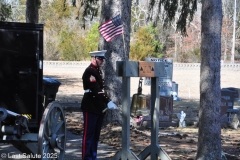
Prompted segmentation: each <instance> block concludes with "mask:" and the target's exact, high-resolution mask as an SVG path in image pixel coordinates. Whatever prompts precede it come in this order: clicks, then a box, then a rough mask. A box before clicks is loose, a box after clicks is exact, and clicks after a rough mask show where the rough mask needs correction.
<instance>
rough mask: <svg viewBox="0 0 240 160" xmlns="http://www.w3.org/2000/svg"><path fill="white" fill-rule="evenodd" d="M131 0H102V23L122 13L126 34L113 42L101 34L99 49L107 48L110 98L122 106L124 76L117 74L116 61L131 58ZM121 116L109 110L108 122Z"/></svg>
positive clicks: (118, 120)
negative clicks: (107, 40)
mask: <svg viewBox="0 0 240 160" xmlns="http://www.w3.org/2000/svg"><path fill="white" fill-rule="evenodd" d="M131 4H132V2H131V0H121V1H119V0H102V9H101V18H100V24H102V23H104V22H105V21H107V20H109V19H111V18H113V17H115V16H117V15H118V14H120V15H121V19H122V23H123V28H124V34H123V35H120V36H117V37H116V38H114V39H113V40H112V41H111V42H106V41H105V40H104V38H103V37H102V36H100V42H99V50H102V49H106V50H107V53H106V58H107V60H106V63H105V65H104V72H105V86H107V88H106V91H107V92H108V93H109V95H110V98H111V99H112V101H113V102H114V103H116V104H117V105H118V107H120V108H121V105H122V101H121V99H122V77H117V76H116V61H124V60H128V58H129V50H130V22H131ZM120 119H121V116H120V112H119V110H115V111H111V110H109V111H108V112H107V115H106V120H107V122H115V121H117V122H119V123H121V121H120Z"/></svg>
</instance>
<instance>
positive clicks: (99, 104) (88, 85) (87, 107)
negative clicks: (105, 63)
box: [81, 64, 110, 114]
mask: <svg viewBox="0 0 240 160" xmlns="http://www.w3.org/2000/svg"><path fill="white" fill-rule="evenodd" d="M82 80H83V88H84V90H87V92H85V93H84V96H83V99H82V103H81V109H82V110H83V111H88V112H92V113H97V114H102V111H103V110H104V109H105V108H106V107H107V103H108V102H109V101H110V98H109V97H108V96H107V94H106V93H101V92H103V89H104V80H103V78H102V71H101V70H100V69H99V67H97V66H94V65H92V64H90V65H89V66H88V67H87V68H86V70H85V71H84V73H83V76H82ZM88 91H89V92H88Z"/></svg>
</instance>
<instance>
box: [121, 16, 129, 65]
mask: <svg viewBox="0 0 240 160" xmlns="http://www.w3.org/2000/svg"><path fill="white" fill-rule="evenodd" d="M120 17H121V21H122V13H121V11H120ZM122 27H123V30H122V31H123V33H122V39H123V48H124V59H125V61H126V60H127V53H126V45H125V36H124V33H125V32H124V23H122Z"/></svg>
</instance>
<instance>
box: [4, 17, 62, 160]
mask: <svg viewBox="0 0 240 160" xmlns="http://www.w3.org/2000/svg"><path fill="white" fill-rule="evenodd" d="M43 28H44V26H43V25H42V24H31V23H14V22H0V143H10V144H12V145H13V146H14V147H15V148H17V149H18V150H19V151H20V152H22V153H23V155H25V157H26V158H29V159H36V158H37V159H59V160H63V159H64V153H65V143H66V121H65V116H64V112H63V109H62V107H61V105H60V104H59V103H57V102H55V96H53V97H50V96H49V95H54V94H56V92H57V90H58V87H59V85H60V83H59V84H57V85H56V83H55V84H54V85H52V86H50V87H55V89H52V88H51V89H48V87H49V83H47V84H48V86H46V83H44V78H43ZM50 91H53V92H55V93H48V92H50ZM49 98H51V100H49ZM1 156H2V157H1V158H3V159H4V158H6V159H8V157H3V156H4V155H1ZM5 156H7V155H5Z"/></svg>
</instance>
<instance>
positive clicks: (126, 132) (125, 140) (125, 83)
mask: <svg viewBox="0 0 240 160" xmlns="http://www.w3.org/2000/svg"><path fill="white" fill-rule="evenodd" d="M129 88H130V78H129V77H122V91H123V92H122V106H123V108H122V112H123V113H122V122H123V124H122V149H121V150H120V151H118V152H117V153H116V154H115V156H114V160H119V159H122V160H124V159H125V160H128V159H129V160H130V159H131V160H133V159H137V160H138V159H139V158H138V157H137V156H136V155H135V154H134V153H133V152H132V151H131V150H130V149H129V146H130V91H129Z"/></svg>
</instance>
